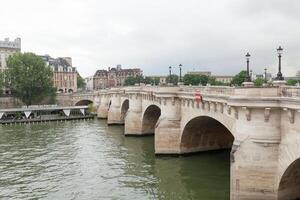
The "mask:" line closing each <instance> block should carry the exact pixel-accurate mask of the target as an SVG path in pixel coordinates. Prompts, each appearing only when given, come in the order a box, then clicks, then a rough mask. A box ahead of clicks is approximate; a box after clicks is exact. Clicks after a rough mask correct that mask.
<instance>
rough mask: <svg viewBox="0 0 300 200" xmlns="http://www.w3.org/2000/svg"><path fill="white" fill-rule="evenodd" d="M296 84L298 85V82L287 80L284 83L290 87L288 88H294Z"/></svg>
mask: <svg viewBox="0 0 300 200" xmlns="http://www.w3.org/2000/svg"><path fill="white" fill-rule="evenodd" d="M297 83H298V81H297V80H295V79H289V80H287V82H286V84H287V85H290V86H295V85H296V84H297Z"/></svg>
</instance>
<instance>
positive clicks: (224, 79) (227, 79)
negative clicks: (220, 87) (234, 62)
mask: <svg viewBox="0 0 300 200" xmlns="http://www.w3.org/2000/svg"><path fill="white" fill-rule="evenodd" d="M213 77H215V78H216V81H219V82H222V83H226V84H229V83H230V82H231V81H232V79H233V76H213Z"/></svg>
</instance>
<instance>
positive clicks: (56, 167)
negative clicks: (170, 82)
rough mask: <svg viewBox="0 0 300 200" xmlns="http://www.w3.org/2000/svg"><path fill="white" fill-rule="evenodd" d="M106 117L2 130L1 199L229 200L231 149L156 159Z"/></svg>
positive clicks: (144, 143)
mask: <svg viewBox="0 0 300 200" xmlns="http://www.w3.org/2000/svg"><path fill="white" fill-rule="evenodd" d="M123 132H124V127H123V126H107V125H106V121H104V120H89V121H76V122H75V121H73V122H58V123H56V122H51V123H47V124H34V125H12V126H0V199H22V200H23V199H51V200H52V199H55V200H57V199H83V200H88V199H92V200H94V199H128V200H129V199H130V200H132V199H133V200H140V199H183V200H186V199H201V200H205V199H207V200H214V199H216V200H223V199H224V200H225V199H229V191H230V178H229V176H230V175H229V174H230V166H229V165H230V161H229V152H228V151H213V152H208V153H200V154H195V155H191V156H181V157H156V156H155V155H154V137H151V136H150V137H149V136H148V137H124V135H123Z"/></svg>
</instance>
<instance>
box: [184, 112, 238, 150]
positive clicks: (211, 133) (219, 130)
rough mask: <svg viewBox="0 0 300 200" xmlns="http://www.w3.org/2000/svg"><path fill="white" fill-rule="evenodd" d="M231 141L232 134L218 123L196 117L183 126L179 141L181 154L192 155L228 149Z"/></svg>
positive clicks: (208, 118)
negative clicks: (193, 153)
mask: <svg viewBox="0 0 300 200" xmlns="http://www.w3.org/2000/svg"><path fill="white" fill-rule="evenodd" d="M233 141H234V136H233V134H232V133H231V131H230V130H229V129H228V128H227V127H226V126H225V125H224V124H222V123H221V122H220V121H218V120H217V119H215V118H212V117H209V116H198V117H194V118H192V119H191V120H189V121H188V122H187V123H186V124H185V126H184V128H183V131H182V135H181V140H180V150H181V152H182V153H192V152H200V151H208V150H217V149H230V148H231V147H232V144H233Z"/></svg>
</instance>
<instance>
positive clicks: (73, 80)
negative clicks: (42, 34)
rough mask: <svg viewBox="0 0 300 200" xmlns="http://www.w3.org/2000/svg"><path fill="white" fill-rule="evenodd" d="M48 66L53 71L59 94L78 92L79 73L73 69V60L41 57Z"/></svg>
mask: <svg viewBox="0 0 300 200" xmlns="http://www.w3.org/2000/svg"><path fill="white" fill-rule="evenodd" d="M41 58H42V59H43V60H44V62H45V63H46V65H47V66H49V67H50V68H51V69H52V71H53V85H54V87H56V89H57V92H59V93H73V92H76V91H77V71H76V68H75V67H72V58H70V57H60V58H52V57H50V56H49V55H45V56H41Z"/></svg>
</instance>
